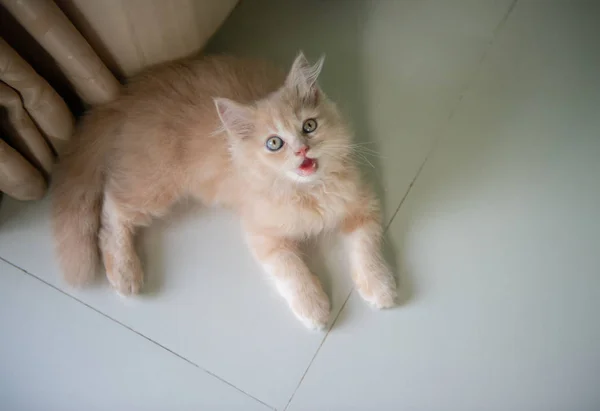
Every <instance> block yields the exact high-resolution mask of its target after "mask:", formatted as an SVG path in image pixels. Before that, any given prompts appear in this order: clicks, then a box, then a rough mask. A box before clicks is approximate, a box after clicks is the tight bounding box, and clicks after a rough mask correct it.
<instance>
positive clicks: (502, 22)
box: [386, 0, 519, 231]
mask: <svg viewBox="0 0 600 411" xmlns="http://www.w3.org/2000/svg"><path fill="white" fill-rule="evenodd" d="M518 1H519V0H513V2H512V3H511V4H510V6H509V7H508V10H507V11H506V13H505V14H504V16H503V17H502V19H501V20H500V22H499V23H498V25H497V26H496V28H495V29H494V31H493V32H492V38H491V39H490V41H489V42H488V44H487V46H486V47H485V50H484V51H483V53H481V57H480V58H479V61H478V62H477V64H476V67H475V69H474V70H473V74H472V75H471V76H470V77H471V81H469V82H467V84H465V86H464V87H463V89H462V91H461V93H460V94H459V96H458V98H457V99H456V103H455V104H454V107H452V110H451V111H450V114H449V115H448V118H447V119H446V122H445V123H444V125H443V126H442V127H440V133H441V129H443V128H445V127H446V126H447V125H448V123H449V122H450V120H452V118H453V117H454V114H455V113H456V110H457V109H458V107H459V106H460V103H461V101H462V100H463V98H464V96H465V95H466V94H467V92H468V91H469V90H470V88H471V84H472V80H473V79H474V78H475V77H476V76H477V74H478V73H479V70H480V69H481V65H482V64H483V62H484V61H485V59H486V57H487V55H488V52H489V50H490V49H491V48H492V46H493V45H494V42H495V41H496V38H497V37H498V34H499V33H500V31H501V30H502V28H503V27H504V25H505V23H506V21H507V20H508V17H509V16H510V15H511V14H512V12H513V10H514V8H515V7H516V5H517V3H518ZM442 138H443V136H441V135H438V137H437V138H436V139H435V140H434V142H433V144H432V145H431V148H430V149H429V151H428V152H427V155H426V156H425V159H424V160H423V162H422V163H421V165H420V166H419V169H418V170H417V172H416V173H415V176H414V178H413V179H412V181H411V182H410V184H409V186H408V189H407V190H406V192H405V193H404V196H403V197H402V200H400V204H398V207H396V210H395V211H394V214H392V218H390V221H389V223H388V224H387V226H386V231H387V229H388V228H389V227H390V226H391V225H392V221H393V220H394V218H395V217H396V215H397V214H398V212H399V211H400V207H402V204H404V200H406V198H407V197H408V194H409V193H410V190H411V189H412V187H413V186H414V184H415V183H416V181H417V178H418V177H419V175H420V174H421V171H422V170H423V168H424V167H425V164H427V161H429V158H430V157H431V154H433V152H434V151H435V148H436V147H437V145H438V144H439V143H440V141H441V140H442Z"/></svg>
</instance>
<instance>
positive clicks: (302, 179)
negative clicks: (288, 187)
mask: <svg viewBox="0 0 600 411" xmlns="http://www.w3.org/2000/svg"><path fill="white" fill-rule="evenodd" d="M286 175H287V177H288V178H289V179H290V180H292V181H293V182H295V183H299V184H306V183H310V182H313V181H316V180H318V179H319V172H318V171H315V172H313V173H311V174H308V175H302V174H298V172H296V171H287V172H286Z"/></svg>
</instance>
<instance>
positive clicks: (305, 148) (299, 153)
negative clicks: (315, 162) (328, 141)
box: [296, 146, 310, 157]
mask: <svg viewBox="0 0 600 411" xmlns="http://www.w3.org/2000/svg"><path fill="white" fill-rule="evenodd" d="M309 148H310V147H308V146H302V147H300V150H298V151H296V155H297V156H302V157H306V152H307V151H308V149H309Z"/></svg>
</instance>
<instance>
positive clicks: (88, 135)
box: [52, 109, 118, 285]
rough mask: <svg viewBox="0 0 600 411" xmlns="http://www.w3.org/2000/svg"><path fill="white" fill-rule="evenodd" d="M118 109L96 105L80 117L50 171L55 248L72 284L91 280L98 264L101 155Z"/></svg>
mask: <svg viewBox="0 0 600 411" xmlns="http://www.w3.org/2000/svg"><path fill="white" fill-rule="evenodd" d="M116 114H117V113H116V112H112V111H110V110H107V109H97V110H96V111H94V112H92V113H90V114H89V115H88V116H86V117H84V119H83V120H82V123H81V124H80V125H79V127H78V130H77V133H76V135H74V136H73V141H72V143H71V145H70V147H69V148H68V150H67V151H66V152H65V153H64V154H63V155H62V156H61V160H60V162H59V164H58V166H57V168H56V170H55V173H54V175H53V189H52V194H53V199H52V201H53V204H52V205H53V210H52V213H53V216H52V219H53V229H54V239H55V245H56V252H57V254H58V259H59V262H60V264H61V266H62V270H63V274H64V278H65V280H66V281H67V282H68V283H70V284H72V285H83V284H85V283H88V282H90V281H92V280H93V278H94V275H95V273H96V269H97V267H98V261H99V250H98V230H99V228H100V213H101V208H102V194H103V188H104V187H103V186H104V174H105V170H104V168H105V161H104V159H105V157H106V153H107V151H108V147H110V144H111V140H112V139H113V138H114V137H113V134H114V132H115V131H116V127H117V123H118V117H117V115H116Z"/></svg>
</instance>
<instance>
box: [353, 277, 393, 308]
mask: <svg viewBox="0 0 600 411" xmlns="http://www.w3.org/2000/svg"><path fill="white" fill-rule="evenodd" d="M354 282H355V284H356V289H357V290H358V293H359V294H360V296H361V297H362V298H363V300H365V301H366V302H368V303H369V304H371V305H372V306H373V307H375V308H378V309H383V308H391V307H394V306H396V304H397V302H396V299H397V297H398V292H397V290H396V280H395V279H394V276H393V275H392V273H391V272H390V271H389V269H387V267H386V268H381V269H380V270H376V271H375V272H370V273H369V274H360V275H356V276H354Z"/></svg>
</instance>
